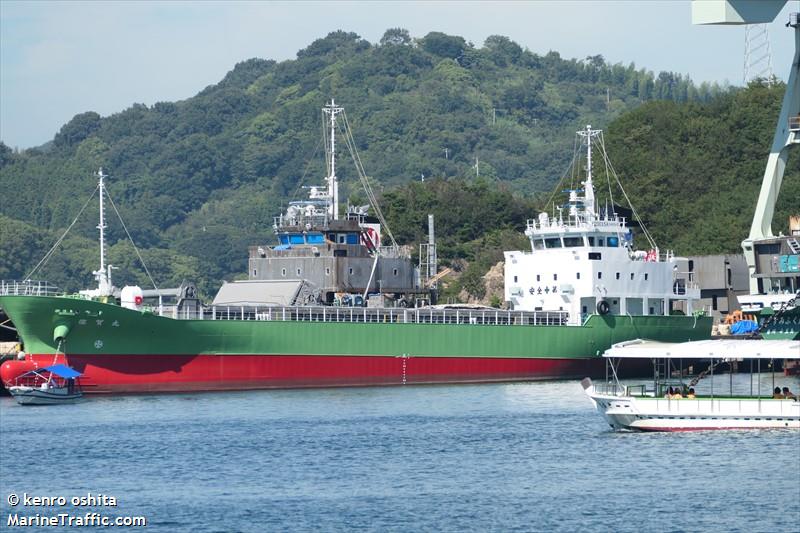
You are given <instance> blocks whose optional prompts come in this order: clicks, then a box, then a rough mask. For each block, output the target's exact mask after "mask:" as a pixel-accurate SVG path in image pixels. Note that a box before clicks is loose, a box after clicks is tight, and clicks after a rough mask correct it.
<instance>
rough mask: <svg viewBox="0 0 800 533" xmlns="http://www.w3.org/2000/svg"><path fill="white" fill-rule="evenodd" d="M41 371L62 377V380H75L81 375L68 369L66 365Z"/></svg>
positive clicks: (53, 366)
mask: <svg viewBox="0 0 800 533" xmlns="http://www.w3.org/2000/svg"><path fill="white" fill-rule="evenodd" d="M42 370H46V371H48V372H52V373H53V374H55V375H56V376H59V377H62V378H64V379H71V378H77V377H78V376H80V375H81V373H80V372H78V371H77V370H75V369H74V368H70V367H68V366H67V365H51V366H48V367H45V368H43V369H42Z"/></svg>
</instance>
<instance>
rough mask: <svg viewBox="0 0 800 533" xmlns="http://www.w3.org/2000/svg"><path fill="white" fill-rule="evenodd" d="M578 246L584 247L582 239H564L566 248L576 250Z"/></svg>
mask: <svg viewBox="0 0 800 533" xmlns="http://www.w3.org/2000/svg"><path fill="white" fill-rule="evenodd" d="M578 246H583V238H582V237H564V247H565V248H576V247H578Z"/></svg>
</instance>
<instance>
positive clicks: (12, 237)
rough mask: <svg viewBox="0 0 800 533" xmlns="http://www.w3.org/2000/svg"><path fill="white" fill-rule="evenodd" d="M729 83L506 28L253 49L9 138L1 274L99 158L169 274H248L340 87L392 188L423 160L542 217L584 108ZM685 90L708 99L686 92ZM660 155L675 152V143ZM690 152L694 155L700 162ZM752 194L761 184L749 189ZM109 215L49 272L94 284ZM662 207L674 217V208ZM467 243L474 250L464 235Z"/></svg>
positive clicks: (305, 173) (595, 115)
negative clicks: (138, 98)
mask: <svg viewBox="0 0 800 533" xmlns="http://www.w3.org/2000/svg"><path fill="white" fill-rule="evenodd" d="M728 92H729V91H721V90H720V89H719V88H718V87H716V86H708V85H701V86H695V85H694V84H693V83H691V81H690V80H688V79H687V78H685V77H683V76H681V75H677V74H673V73H667V72H662V73H660V74H658V75H657V76H656V75H654V74H653V73H651V72H648V71H646V70H644V69H637V68H635V67H634V66H633V65H630V66H623V65H618V64H617V65H610V64H607V63H606V62H605V61H604V60H603V58H602V57H601V56H595V57H590V58H586V59H582V60H574V59H569V60H567V59H563V58H561V57H560V56H559V55H558V54H557V53H555V52H550V53H548V54H546V55H538V54H535V53H533V52H531V51H528V50H523V49H522V48H521V47H520V46H519V45H517V44H516V43H514V42H513V41H510V40H509V39H507V38H505V37H500V36H493V37H490V38H488V39H487V40H486V42H485V43H484V44H483V46H482V47H476V46H474V45H472V44H471V43H467V42H465V40H464V39H462V38H461V37H457V36H449V35H445V34H442V33H430V34H428V35H426V36H425V37H422V38H418V39H412V38H411V37H410V36H409V35H408V33H407V32H405V31H404V30H398V29H395V30H389V31H387V32H386V34H385V35H384V37H383V38H382V39H381V41H380V42H379V43H377V44H370V43H368V42H367V41H365V40H363V39H361V38H360V37H359V36H357V35H356V34H353V33H345V32H335V33H332V34H330V35H328V36H327V37H325V38H324V39H319V40H317V41H315V42H313V43H312V44H311V45H310V46H308V47H307V48H305V49H303V50H301V51H300V52H298V54H297V59H295V60H290V61H284V62H275V61H270V60H264V59H250V60H248V61H244V62H242V63H239V64H238V65H236V66H235V68H234V69H233V70H232V71H231V72H229V73H228V75H227V76H226V77H225V78H224V79H223V80H222V81H221V82H220V83H218V84H217V85H213V86H209V87H207V88H206V89H204V90H203V91H201V92H200V93H199V94H198V95H197V96H195V97H192V98H189V99H187V100H184V101H180V102H174V103H172V102H161V103H157V104H155V105H153V106H152V107H148V106H144V105H139V104H136V105H133V106H132V107H130V108H129V109H126V110H125V111H122V112H120V113H117V114H114V115H111V116H109V117H100V116H99V115H97V114H96V113H94V112H91V111H90V112H86V113H82V114H80V115H77V116H76V117H74V118H73V119H72V120H71V121H70V122H69V123H67V124H65V125H64V126H63V127H62V128H61V130H60V131H59V132H58V133H57V134H56V135H55V137H54V139H53V141H52V142H51V143H48V144H47V145H45V146H43V147H40V148H38V149H31V150H26V151H23V152H21V153H15V152H13V151H12V150H10V149H9V148H8V147H6V146H5V145H2V144H0V183H1V184H2V189H3V202H2V204H1V205H0V210H1V211H0V228H2V231H0V250H2V254H0V278H21V277H23V276H25V275H26V274H27V273H28V272H29V270H30V268H32V267H33V265H35V264H36V263H37V261H38V259H39V258H40V257H41V256H42V255H43V254H44V252H45V251H46V250H47V249H48V248H49V246H50V244H51V243H52V242H53V241H54V240H55V239H56V238H57V237H58V235H60V233H61V231H62V230H63V228H65V227H67V226H68V225H69V224H70V222H71V221H72V218H73V217H74V216H75V214H76V213H78V212H79V211H80V209H81V207H82V206H83V204H84V202H85V201H86V199H87V198H88V197H89V195H90V194H91V191H92V190H93V188H94V187H95V178H93V176H92V174H93V172H95V171H96V170H97V168H98V167H100V166H102V167H104V169H105V170H106V172H107V173H109V174H110V175H111V178H110V179H109V185H108V186H109V191H110V194H111V196H112V198H113V199H114V200H115V202H116V205H117V206H118V207H119V209H120V211H121V213H122V215H123V218H124V219H125V221H126V223H127V226H128V230H130V233H131V234H132V235H133V237H134V239H135V240H136V242H137V243H138V244H139V245H140V246H141V247H142V248H143V249H144V253H143V255H144V257H145V259H146V260H147V262H148V264H149V266H150V267H151V271H152V272H153V274H154V277H155V278H156V280H157V281H159V282H160V284H161V285H162V286H171V285H174V284H176V283H179V282H180V280H181V279H182V278H183V277H187V278H190V279H194V280H196V281H198V282H199V283H200V284H201V287H203V288H205V289H206V290H207V291H208V290H212V289H213V287H215V286H216V285H217V284H218V282H219V280H221V279H230V278H232V277H234V276H236V275H242V274H243V273H244V272H245V268H246V248H247V245H249V244H253V243H262V242H270V241H271V239H272V235H271V225H272V217H273V216H274V215H276V214H278V213H279V212H280V211H281V207H282V206H283V205H285V202H286V201H287V200H288V199H289V197H290V196H291V195H292V194H293V193H295V194H296V193H297V191H298V186H299V185H302V184H306V185H308V184H317V183H319V182H320V181H321V178H322V176H324V163H323V159H322V157H321V151H322V148H321V144H320V139H321V131H320V130H321V113H320V108H321V107H322V105H324V103H325V102H326V101H327V100H329V99H330V98H331V97H334V98H336V101H337V103H339V104H341V105H344V106H345V108H346V111H347V115H348V117H349V122H350V124H351V126H352V127H353V129H354V134H355V140H356V142H357V143H358V148H359V151H360V154H361V157H362V161H363V163H364V166H365V168H366V170H367V172H368V174H369V175H370V176H371V177H372V178H373V179H374V180H375V181H376V182H377V183H379V184H380V186H381V187H383V188H384V189H385V190H387V191H394V192H392V194H394V195H395V196H394V198H395V199H401V198H403V197H404V195H406V194H407V191H409V190H412V189H409V188H408V186H403V184H408V183H409V182H414V185H413V186H412V187H419V186H422V183H421V182H420V181H419V180H421V178H422V176H425V179H426V181H425V183H426V184H427V183H431V184H432V185H431V186H432V187H433V186H434V184H435V183H437V182H442V181H443V180H449V181H453V182H454V183H455V184H456V185H445V186H443V189H442V190H446V188H447V187H452V186H455V187H459V185H458V184H459V183H460V184H461V186H462V188H464V187H467V188H468V187H478V189H480V190H486V191H489V192H491V193H492V194H500V195H501V197H495V198H494V200H495V201H499V200H502V199H504V198H505V199H507V200H508V201H513V202H517V203H518V204H519V205H518V207H517V208H514V209H509V210H508V212H509V213H514V216H515V217H517V216H527V212H528V208H529V207H530V202H529V201H528V200H525V199H524V198H520V196H519V195H520V194H524V195H533V194H535V193H537V192H543V191H547V190H550V189H551V188H552V187H553V185H554V183H555V182H556V181H557V180H558V177H559V176H560V175H561V174H562V173H563V171H564V170H565V169H566V167H567V164H568V162H569V158H570V157H571V154H572V139H573V132H574V131H575V130H576V129H580V128H581V127H583V125H585V124H587V123H591V124H592V125H593V126H595V127H598V126H599V127H604V126H606V125H608V124H609V123H611V122H612V121H613V120H615V119H617V118H620V117H622V116H623V114H624V113H626V112H628V111H629V110H632V109H635V108H637V107H638V106H640V105H641V104H642V103H643V102H648V101H651V100H662V101H669V102H672V103H671V104H663V105H665V106H667V107H665V108H664V109H668V110H673V111H674V115H675V116H680V117H681V118H684V116H683V115H681V113H684V114H688V115H686V116H688V117H689V118H691V117H690V116H691V115H692V114H693V113H695V112H696V110H697V109H701V108H702V107H697V106H703V105H708V106H711V107H710V109H712V111H711V113H712V114H713V113H714V111H713V109H714V107H713V106H714V105H717V106H723V107H724V106H726V105H731V102H732V100H731V98H734V97H735V95H732V94H728ZM766 92H767V93H768V94H767V95H766V96H765V97H764V100H765V101H768V102H769V104H770V105H771V106H773V107H774V105H775V102H776V101H778V100H779V98H780V97H779V96H776V94H777V93H775V91H774V90H773V91H772V92H770V91H766ZM718 94H722V95H723V96H722V97H721V98H716V96H717V95H718ZM687 102H689V103H691V102H696V103H695V104H689V107H686V106H687V104H686V103H687ZM703 102H709V103H707V104H705V103H703ZM715 102H719V103H715ZM762 103H763V102H762ZM691 105H694V106H695V107H691ZM756 105H761V104H756ZM645 108H647V109H654V110H655V111H648V110H647V109H645ZM658 109H660V108H658V107H657V106H656V107H653V108H650V107H648V106H647V105H645V106H644V108H642V110H641V111H640V112H639V114H634V115H629V116H626V117H625V118H620V120H629V121H633V122H632V123H630V124H629V126H628V127H627V129H625V128H623V127H614V126H612V132H614V131H619V132H620V141H619V142H621V143H624V144H623V145H622V146H624V147H625V150H627V151H631V157H632V158H633V153H636V152H637V151H638V150H639V149H640V147H639V146H638V145H636V144H635V140H636V139H637V137H635V136H634V137H632V136H631V133H629V134H626V131H627V132H640V131H641V130H640V129H637V128H640V127H641V128H649V127H652V124H649V123H648V121H652V120H654V117H653V114H655V115H656V117H655V119H657V120H661V119H660V118H659V117H658V115H659V113H660V111H658ZM720 109H721V107H720ZM754 111H762V112H764V113H765V118H764V120H765V121H767V122H768V121H770V120H773V117H774V116H775V114H774V113H772V114H769V113H770V112H769V111H765V110H764V108H763V107H761V108H760V109H755V110H754ZM648 113H649V114H648ZM641 121H644V123H639V122H641ZM622 124H625V123H624V122H623V123H622ZM665 133H666V132H665ZM727 133H728V134H732V133H734V132H731V131H727ZM689 134H690V136H689V137H688V138H687V139H685V140H689V141H692V140H695V141H696V140H698V139H699V137H698V139H694V138H693V137H691V135H697V136H704V135H718V132H710V131H706V130H703V131H697V132H695V131H690V132H689ZM626 135H627V136H626ZM670 135H674V132H672V133H670ZM655 137H657V135H656V136H655ZM641 140H642V141H643V143H644V145H643V146H642V147H641V149H645V146H646V147H647V148H650V146H649V143H650V142H651V141H652V140H653V138H652V137H648V136H647V135H642V136H641ZM762 140H763V144H761V145H758V146H754V147H752V152H753V153H756V152H758V153H759V154H765V153H766V152H765V151H764V147H765V146H768V144H769V140H768V139H761V138H760V137H759V139H757V141H758V142H761V141H762ZM671 141H675V142H683V141H684V139H677V138H671ZM754 142H756V140H754ZM716 147H717V146H715V148H716ZM724 149H725V150H726V151H727V152H726V153H730V154H735V151H736V148H735V147H724ZM674 150H675V151H676V152H677V153H680V151H681V150H682V149H681V148H680V147H675V148H674ZM664 153H666V152H664ZM673 155H674V154H673ZM749 155H750V154H749V153H748V157H749ZM613 156H614V154H612V157H613ZM733 157H734V159H735V158H736V157H739V156H738V155H734V156H733ZM763 159H764V158H763V156H762V157H759V158H758V161H763ZM693 160H694V159H690V161H693ZM476 161H477V162H478V164H477V172H479V174H480V180H479V183H478V184H477V185H470V184H469V183H466V182H465V181H463V180H473V179H474V177H475V174H476ZM659 161H660V160H658V159H653V160H651V161H650V162H651V163H652V164H658V163H659ZM661 162H663V163H665V164H666V165H668V166H670V165H675V164H676V161H675V160H673V159H671V158H669V159H667V160H664V161H661ZM629 163H630V164H632V165H634V166H635V165H639V164H641V165H640V167H641V168H645V166H646V163H647V162H646V161H645V160H644V158H642V160H637V159H635V158H634V159H632V160H631V161H629ZM731 164H733V161H731ZM681 165H683V166H681V167H680V168H681V169H683V170H686V171H687V172H689V171H690V170H691V169H689V168H688V167H686V166H685V165H688V162H685V165H684V162H681ZM617 167H618V168H621V167H622V165H620V164H618V165H617ZM635 168H639V167H635ZM712 168H713V169H714V170H716V168H715V167H712ZM337 170H338V172H337V174H338V175H339V176H340V179H341V180H342V182H343V185H342V187H343V189H344V190H345V192H346V193H347V194H350V195H353V196H354V199H359V198H358V196H359V192H358V189H357V186H356V183H357V179H356V174H355V172H354V170H353V167H352V165H351V164H350V161H349V160H348V158H346V157H342V158H340V165H339V166H338V167H337ZM701 170H708V168H706V167H703V168H702V169H701ZM653 172H654V173H655V176H656V177H652V176H651V174H652V173H653ZM651 174H648V177H647V178H646V179H645V181H643V182H642V183H645V184H647V183H648V181H647V180H655V181H657V182H658V185H659V187H660V190H663V191H666V192H667V193H670V194H673V196H674V195H684V196H685V197H686V198H687V201H691V200H693V199H695V195H694V194H693V193H691V192H689V191H686V190H677V189H676V190H671V188H670V186H669V184H668V183H667V182H668V180H669V179H671V178H670V175H669V173H664V170H663V169H656V170H653V171H652V172H651ZM686 176H687V178H686V179H690V178H688V176H697V174H692V173H688V174H687V175H686ZM636 179H638V178H636ZM748 179H750V177H749V175H748ZM454 180H455V181H454ZM459 180H461V181H459ZM664 180H666V182H665V181H664ZM748 183H749V182H748ZM487 184H488V185H487ZM400 186H403V188H400V189H397V187H400ZM646 190H647V186H646V185H645V186H643V188H642V191H643V194H649V193H646V192H645V191H646ZM730 194H731V195H733V194H734V192H733V191H730ZM434 196H435V195H434ZM465 198H467V199H469V198H473V199H474V200H475V201H476V202H477V201H481V200H482V197H480V196H474V195H473V196H467V197H465ZM386 200H387V202H388V201H390V200H391V198H390V197H387V198H386ZM443 200H444V202H445V205H446V204H447V198H446V197H445V198H443ZM752 201H754V199H752V198H748V199H747V202H746V205H748V206H749V205H750V203H751V202H752ZM675 203H679V202H675ZM520 206H521V207H520ZM394 207H395V208H394V209H393V208H392V207H390V206H387V209H388V210H389V211H390V212H391V213H393V215H391V216H390V223H394V222H393V221H396V222H397V223H398V224H402V221H401V220H400V218H398V217H397V216H394V215H398V213H399V211H398V209H396V206H394ZM462 207H463V206H462ZM499 207H500V208H502V206H499ZM522 207H524V208H525V209H522ZM667 207H668V208H672V207H673V206H672V205H665V208H667ZM443 208H446V207H444V206H443ZM406 210H407V211H409V210H410V213H409V212H405V213H404V214H403V217H405V218H406V219H409V214H411V215H413V216H411V217H410V218H411V219H414V216H418V217H419V224H420V227H424V223H425V222H424V221H425V215H426V210H425V209H419V212H418V213H417V210H418V206H416V205H414V203H413V201H412V202H411V203H410V204H408V205H407V207H406ZM523 211H524V212H525V214H522V213H523ZM458 212H463V213H464V214H465V215H466V214H469V215H474V213H476V212H484V211H482V210H469V209H461V210H458ZM665 212H666V211H665ZM96 213H97V208H96V207H95V205H94V203H92V204H90V205H89V207H88V208H87V209H86V211H85V213H84V216H83V217H82V218H81V219H80V220H79V222H78V223H77V224H76V225H75V227H74V228H73V230H72V233H71V237H70V240H68V241H67V242H65V243H64V245H63V246H62V248H61V250H60V251H59V252H58V253H57V254H56V255H54V257H53V259H52V260H51V261H50V262H49V264H48V265H47V267H46V268H45V269H44V270H42V271H41V272H40V273H39V275H38V277H43V278H47V279H50V280H51V281H54V282H56V283H58V284H59V285H61V286H62V287H66V288H72V289H74V288H78V287H84V286H88V285H91V280H90V274H89V272H91V270H92V269H93V268H96V259H95V258H96V253H95V252H94V248H93V246H94V245H93V244H92V241H94V240H95V239H96V231H97V230H96V229H95V227H94V226H95V225H96ZM700 213H701V214H702V211H700ZM739 214H741V213H739ZM652 215H653V217H656V215H658V216H661V211H658V212H652ZM664 217H665V218H667V219H669V215H664ZM451 218H452V217H451ZM495 218H497V217H495ZM500 218H502V217H500ZM506 218H507V217H506ZM516 223H517V222H516V220H505V219H504V220H494V222H491V223H490V222H487V221H482V220H478V221H476V224H475V227H476V228H478V232H477V233H475V234H473V235H470V236H469V237H474V238H476V239H480V238H482V236H483V235H484V234H485V233H486V232H490V231H491V230H495V229H500V228H505V229H509V228H512V227H516ZM493 224H494V225H493ZM453 225H454V226H458V225H459V223H458V221H455V222H453ZM516 229H517V230H518V229H519V228H516ZM109 233H110V240H111V242H112V243H117V244H114V246H113V247H112V250H111V253H112V257H111V262H112V263H114V264H115V265H118V266H120V267H121V269H120V271H119V272H117V273H116V274H115V276H116V277H117V280H118V282H119V283H127V282H131V281H134V280H135V281H138V282H139V283H143V284H145V280H144V279H143V276H142V274H140V273H139V272H140V271H141V269H137V268H135V267H136V265H135V263H136V261H135V253H134V251H133V250H132V249H131V247H130V246H129V245H128V244H126V243H125V242H123V236H124V235H123V231H122V229H121V227H120V226H119V224H116V225H113V224H112V227H111V228H110V229H109ZM400 233H403V232H402V231H401V232H400ZM406 233H407V234H409V233H415V231H406ZM462 233H463V232H462ZM440 235H441V232H440ZM495 237H496V236H495ZM737 238H738V237H737ZM492 242H493V243H494V244H493V245H492V246H490V248H492V249H495V248H497V247H501V246H502V243H499V241H497V239H496V238H495V239H494V241H492ZM452 250H453V251H454V253H460V254H461V255H464V256H469V255H470V253H471V252H469V250H467V249H466V248H463V247H458V246H454V247H452ZM709 251H711V250H709Z"/></svg>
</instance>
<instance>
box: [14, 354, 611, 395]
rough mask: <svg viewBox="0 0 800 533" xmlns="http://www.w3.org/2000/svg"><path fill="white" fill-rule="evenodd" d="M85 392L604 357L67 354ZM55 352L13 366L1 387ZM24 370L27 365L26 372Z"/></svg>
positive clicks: (432, 373)
mask: <svg viewBox="0 0 800 533" xmlns="http://www.w3.org/2000/svg"><path fill="white" fill-rule="evenodd" d="M58 359H59V360H58V362H64V363H66V364H69V365H70V366H72V367H73V368H75V369H76V370H77V371H79V372H81V373H82V374H83V376H82V377H81V378H80V384H81V387H82V388H83V391H84V392H85V393H135V392H189V391H222V390H250V389H269V388H302V387H352V386H371V385H404V384H433V383H480V382H499V381H531V380H542V379H571V378H576V379H577V378H583V377H586V376H594V377H600V376H602V375H604V368H605V367H604V362H603V360H602V359H601V358H587V359H542V358H537V359H510V358H474V357H412V358H403V357H378V356H319V355H225V356H216V355H72V354H71V355H69V356H67V357H66V358H64V356H58ZM53 362H54V359H53V356H52V355H28V356H27V360H26V361H8V362H6V363H5V364H4V365H3V367H2V369H0V375H2V378H3V382H4V383H6V384H8V383H10V382H13V379H14V378H15V377H16V376H17V375H19V374H21V373H22V372H25V371H27V370H29V369H30V368H32V367H33V365H36V366H47V365H51V364H53ZM23 367H25V368H24V369H23Z"/></svg>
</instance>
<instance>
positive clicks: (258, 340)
mask: <svg viewBox="0 0 800 533" xmlns="http://www.w3.org/2000/svg"><path fill="white" fill-rule="evenodd" d="M0 303H2V305H3V307H4V308H6V309H7V310H8V312H9V315H10V316H12V318H13V319H14V321H15V324H17V327H18V329H19V331H20V335H21V337H22V340H23V341H24V343H25V349H26V351H27V352H28V355H27V356H26V360H25V361H9V362H6V363H5V364H4V365H3V367H2V368H0V375H1V376H2V379H3V381H4V382H5V383H9V382H10V380H11V379H13V377H14V374H17V375H18V373H19V372H20V371H21V370H22V367H23V366H26V365H27V366H30V365H35V366H46V365H49V364H53V361H54V359H55V360H57V361H58V362H64V363H65V364H68V365H69V366H71V367H73V368H75V369H76V370H77V371H79V372H81V373H82V374H83V376H82V377H81V378H80V385H81V387H82V388H83V390H84V392H86V393H93V392H97V393H115V392H161V391H176V392H177V391H196V390H246V389H259V388H277V387H329V386H369V385H402V384H416V383H419V384H423V383H468V382H492V381H527V380H537V379H571V378H578V377H583V376H585V375H591V376H600V375H603V373H604V368H605V366H604V363H603V361H602V358H601V357H600V354H601V353H602V352H603V351H604V350H605V349H606V348H608V347H609V346H610V345H611V344H613V343H615V342H621V341H624V340H629V339H633V338H650V339H657V340H665V341H666V340H671V341H684V340H698V339H703V338H708V337H709V335H710V330H711V320H710V319H709V318H694V317H685V316H642V317H627V316H626V317H615V316H610V315H606V316H603V317H601V316H593V317H590V319H589V320H588V321H587V322H586V323H585V324H584V325H581V326H560V325H558V326H556V325H553V326H538V325H475V324H419V323H353V322H316V321H279V320H273V321H266V320H176V319H172V318H165V317H160V316H156V315H154V314H151V313H146V312H144V313H143V312H140V311H133V310H129V309H125V308H121V307H118V306H114V305H108V304H102V303H98V302H93V301H87V300H80V299H71V298H54V297H30V296H29V297H10V296H9V297H0ZM54 336H55V337H59V338H56V339H54ZM59 340H61V347H60V348H59ZM65 354H66V355H65ZM29 369H30V368H26V370H29ZM648 369H649V367H648V366H647V365H646V364H643V365H641V366H640V367H639V368H628V369H627V370H628V372H629V373H630V374H633V375H635V374H637V373H638V374H639V375H643V374H647V373H648Z"/></svg>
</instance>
